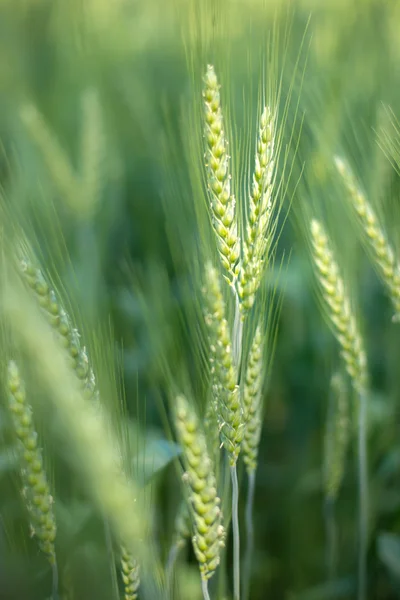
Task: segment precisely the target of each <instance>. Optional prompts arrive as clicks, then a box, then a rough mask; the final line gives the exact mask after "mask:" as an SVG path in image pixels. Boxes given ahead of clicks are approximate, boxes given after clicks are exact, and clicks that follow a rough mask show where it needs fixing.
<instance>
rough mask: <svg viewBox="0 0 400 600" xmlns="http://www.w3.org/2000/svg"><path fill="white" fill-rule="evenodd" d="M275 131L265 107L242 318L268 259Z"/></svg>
mask: <svg viewBox="0 0 400 600" xmlns="http://www.w3.org/2000/svg"><path fill="white" fill-rule="evenodd" d="M275 130H276V124H275V118H274V116H273V114H272V111H271V109H270V108H269V107H268V106H266V107H264V110H263V112H262V114H261V118H260V127H259V132H258V137H257V146H256V153H255V167H254V173H253V183H252V189H251V194H250V198H249V210H248V215H247V225H246V237H245V240H244V243H243V262H242V265H241V268H240V274H239V281H238V293H239V298H240V300H241V303H240V308H241V311H242V317H243V316H245V315H246V313H247V312H248V310H249V309H250V308H251V307H252V306H253V304H254V300H255V295H256V292H257V290H258V288H259V286H260V283H261V278H262V274H263V269H264V265H265V261H266V259H268V250H269V246H270V241H271V234H272V225H273V220H272V212H273V208H274V202H273V184H274V167H275V160H274V150H275Z"/></svg>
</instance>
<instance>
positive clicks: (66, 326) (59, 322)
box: [20, 258, 98, 399]
mask: <svg viewBox="0 0 400 600" xmlns="http://www.w3.org/2000/svg"><path fill="white" fill-rule="evenodd" d="M20 267H21V272H22V274H23V277H24V280H25V281H26V283H27V284H28V286H29V288H30V289H31V290H32V291H33V292H34V293H35V296H36V298H37V299H38V302H39V304H40V306H41V307H42V309H43V311H44V313H45V315H46V318H47V320H48V321H49V323H50V325H51V326H52V327H53V329H54V330H55V331H57V333H58V334H59V340H60V342H61V343H62V345H63V347H65V348H66V350H67V352H68V354H69V357H70V364H71V366H72V368H73V370H74V372H75V374H76V375H77V377H78V379H79V380H80V382H81V384H82V388H83V389H84V392H85V395H86V396H87V397H88V398H92V399H98V391H97V389H96V380H95V376H94V373H93V370H92V369H91V367H90V365H89V359H88V355H87V352H86V349H85V348H84V347H82V346H81V343H80V335H79V332H78V330H77V329H75V328H74V327H73V325H72V322H71V319H70V317H69V315H68V314H67V312H66V311H65V310H64V308H63V307H62V305H61V303H60V301H59V299H58V298H57V295H56V293H55V291H54V290H53V289H52V288H51V287H50V286H49V285H48V283H47V282H46V280H45V278H44V276H43V273H42V271H41V270H40V269H39V268H37V267H34V266H33V265H32V263H31V262H30V261H28V260H27V259H26V258H24V259H23V260H22V261H21V262H20Z"/></svg>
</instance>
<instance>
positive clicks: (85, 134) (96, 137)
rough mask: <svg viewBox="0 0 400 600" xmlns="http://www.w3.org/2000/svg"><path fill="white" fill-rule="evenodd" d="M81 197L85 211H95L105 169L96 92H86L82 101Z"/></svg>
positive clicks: (103, 142)
mask: <svg viewBox="0 0 400 600" xmlns="http://www.w3.org/2000/svg"><path fill="white" fill-rule="evenodd" d="M82 116H83V125H82V142H81V146H82V148H81V169H80V171H81V182H80V183H81V195H82V203H83V204H84V205H85V211H86V212H87V213H89V214H91V213H93V211H94V210H95V209H96V207H97V205H98V202H99V199H100V194H101V189H102V184H103V180H104V167H105V164H104V162H105V139H104V131H103V120H102V111H101V106H100V101H99V97H98V94H97V92H96V90H92V89H90V90H87V91H86V93H85V94H84V96H83V99H82Z"/></svg>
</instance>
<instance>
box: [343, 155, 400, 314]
mask: <svg viewBox="0 0 400 600" xmlns="http://www.w3.org/2000/svg"><path fill="white" fill-rule="evenodd" d="M335 165H336V168H337V170H338V172H339V174H340V175H341V177H342V179H343V182H344V184H345V186H346V188H347V191H348V194H349V198H350V201H351V203H352V205H353V207H354V209H355V211H356V213H357V216H358V219H359V222H360V224H361V227H362V229H363V231H364V234H365V236H366V238H367V240H368V242H369V246H370V248H371V254H372V256H373V258H374V260H375V263H376V265H377V266H378V269H379V272H380V275H381V277H382V280H383V282H384V283H385V285H386V287H387V289H388V292H389V295H390V298H391V300H392V303H393V306H394V309H395V317H396V319H399V318H400V264H399V261H398V260H397V258H396V256H395V253H394V251H393V248H392V247H391V245H390V243H389V241H388V239H387V236H386V234H385V231H384V229H383V228H382V226H381V225H380V223H379V220H378V217H377V215H376V214H375V212H374V210H373V208H372V206H371V204H370V203H369V202H368V201H367V199H366V197H365V194H364V193H363V192H362V190H361V189H360V187H359V186H358V185H357V181H356V178H355V177H354V174H353V173H352V171H351V170H350V167H349V166H348V165H347V164H346V163H345V161H344V160H343V159H341V158H339V157H335Z"/></svg>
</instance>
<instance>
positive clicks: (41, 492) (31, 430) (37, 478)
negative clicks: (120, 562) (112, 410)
mask: <svg viewBox="0 0 400 600" xmlns="http://www.w3.org/2000/svg"><path fill="white" fill-rule="evenodd" d="M7 389H8V406H9V409H10V412H11V415H12V419H13V423H14V428H15V432H16V435H17V437H18V440H19V442H20V448H21V452H20V460H21V473H22V480H23V485H24V488H23V495H24V499H25V501H26V505H27V508H28V512H29V516H30V520H31V530H32V534H34V535H35V536H36V538H37V540H38V544H39V547H40V549H41V550H42V552H44V554H45V555H46V556H47V558H48V560H49V562H50V564H51V565H55V563H56V552H55V547H54V540H55V537H56V522H55V518H54V513H53V498H52V496H51V495H50V490H49V485H48V482H47V477H46V473H45V470H44V466H43V459H42V453H41V450H40V448H39V446H38V436H37V433H36V431H35V427H34V424H33V417H32V409H31V407H30V405H29V404H28V402H27V400H26V394H25V387H24V383H23V381H22V379H21V376H20V373H19V369H18V367H17V364H16V363H15V362H14V361H10V362H9V364H8V369H7Z"/></svg>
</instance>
